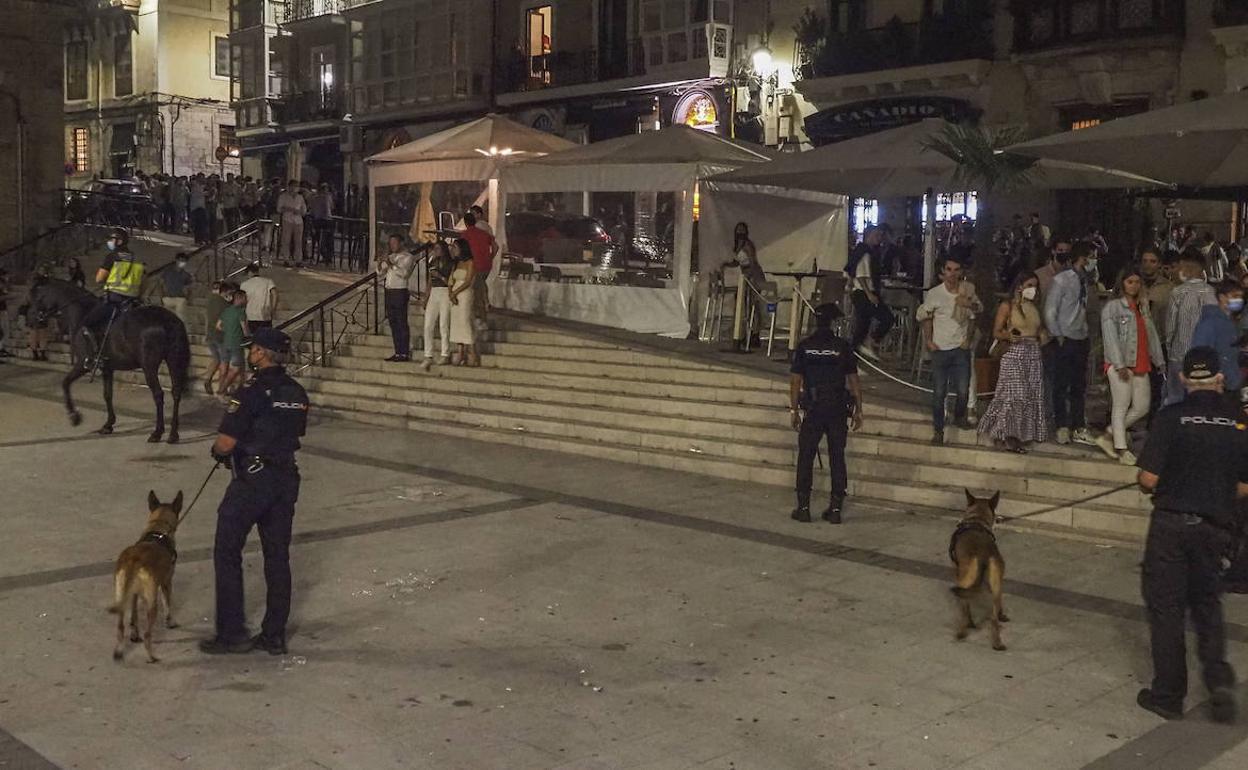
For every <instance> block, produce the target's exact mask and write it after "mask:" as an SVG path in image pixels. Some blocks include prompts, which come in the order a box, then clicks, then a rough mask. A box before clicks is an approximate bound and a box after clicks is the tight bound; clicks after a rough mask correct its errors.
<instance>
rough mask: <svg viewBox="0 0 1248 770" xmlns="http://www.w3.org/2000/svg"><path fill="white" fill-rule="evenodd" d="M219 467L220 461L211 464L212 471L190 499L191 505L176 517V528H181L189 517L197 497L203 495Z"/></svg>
mask: <svg viewBox="0 0 1248 770" xmlns="http://www.w3.org/2000/svg"><path fill="white" fill-rule="evenodd" d="M220 467H221V461H220V460H218V461H217V462H215V463H213V464H212V470H210V471H208V476H207V478H205V479H204V483H203V484H200V485H199V491H198V492H196V493H195V497H194V498H192V500H191V504H190V505H188V506H186V510H184V511H182V515H181V516H179V517H178V526H181V525H182V522H184V521H186V517H187V516H190V515H191V509H192V508H194V507H195V503H198V502H199V496H200V495H202V494H203V493H204V489H206V488H207V487H208V482H209V481H211V480H212V474H214V473H216V472H217V468H220Z"/></svg>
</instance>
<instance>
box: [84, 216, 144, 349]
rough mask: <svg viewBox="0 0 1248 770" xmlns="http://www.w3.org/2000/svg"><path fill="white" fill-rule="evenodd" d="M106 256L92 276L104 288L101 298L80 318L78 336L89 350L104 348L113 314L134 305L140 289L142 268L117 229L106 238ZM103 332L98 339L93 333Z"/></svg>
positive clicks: (122, 231) (141, 285)
mask: <svg viewBox="0 0 1248 770" xmlns="http://www.w3.org/2000/svg"><path fill="white" fill-rule="evenodd" d="M106 245H107V247H108V255H107V256H106V257H104V262H103V263H101V265H100V269H99V270H97V271H96V273H95V282H96V283H97V284H103V285H104V297H103V298H102V299H101V300H100V303H99V304H98V305H96V306H95V307H93V308H91V310H90V311H88V312H87V314H86V315H85V316H83V319H82V333H83V336H85V337H86V338H87V339H88V340H89V341H90V343H91V349H92V351H98V350H103V349H104V344H105V343H106V342H107V341H108V332H109V330H110V329H111V328H112V325H113V323H114V322H116V320H117V315H118V314H119V313H120V312H122V311H123V310H124V309H125V308H126V307H128V306H129V305H132V304H134V303H136V302H138V299H139V293H140V292H141V291H142V288H143V272H144V265H143V263H142V262H141V261H139V259H138V258H137V257H135V255H134V254H133V253H131V252H130V236H129V234H127V233H126V231H125V230H122V229H121V228H116V229H114V230H113V231H112V232H111V233H109V236H108V242H107V244H106ZM96 329H103V332H104V333H103V334H102V335H100V337H99V339H96V337H95V336H94V330H96Z"/></svg>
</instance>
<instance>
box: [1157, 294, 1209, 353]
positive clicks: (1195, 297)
mask: <svg viewBox="0 0 1248 770" xmlns="http://www.w3.org/2000/svg"><path fill="white" fill-rule="evenodd" d="M1217 303H1218V297H1217V294H1216V293H1215V292H1214V290H1213V287H1212V286H1210V285H1209V284H1208V283H1205V281H1204V280H1203V279H1201V278H1189V279H1187V280H1186V281H1184V282H1183V283H1181V284H1179V285H1178V286H1176V287H1174V291H1172V292H1170V304H1169V306H1168V307H1167V308H1166V326H1167V329H1166V354H1167V355H1168V356H1169V359H1170V361H1171V363H1182V361H1183V357H1184V356H1186V355H1187V351H1188V348H1190V347H1191V346H1192V333H1193V332H1195V331H1196V324H1197V323H1198V322H1199V321H1200V313H1201V310H1203V309H1204V307H1205V305H1216V304H1217Z"/></svg>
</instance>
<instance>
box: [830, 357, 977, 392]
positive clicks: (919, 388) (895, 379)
mask: <svg viewBox="0 0 1248 770" xmlns="http://www.w3.org/2000/svg"><path fill="white" fill-rule="evenodd" d="M854 357H856V358H857V359H858V361H859V362H861V363H863V364H866V365H867V368H869V369H871V370H873V371H875V372H878V373H879V374H882V375H884V376H885V377H887V378H888V379H890V380H892V381H893V382H895V383H897V384H898V385H904V386H906V387H907V388H910V389H912V390H917V391H919V392H920V393H935V392H936V391H934V390H932V389H931V388H925V387H923V386H922V385H916V384H915V383H913V382H906V381H905V380H903V379H901V378H900V377H897V376H895V375H892V374H889V373H888V372H886V371H884V370H883V369H881V368H880V367H878V366H876V365H875V364H873V363H871V359H869V358H867V357H866V356H864V355H862V354H861V353H859V352H858V351H854ZM995 394H996V391H994V390H989V391H985V392H983V393H976V394H975V397H976V398H986V397H988V396H992V395H995Z"/></svg>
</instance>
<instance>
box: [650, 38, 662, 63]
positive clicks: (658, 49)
mask: <svg viewBox="0 0 1248 770" xmlns="http://www.w3.org/2000/svg"><path fill="white" fill-rule="evenodd" d="M646 63H647V64H648V65H650V66H651V67H654V66H658V65H661V64H662V63H663V38H661V37H659V36H657V35H655V36H654V37H649V38H646Z"/></svg>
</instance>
